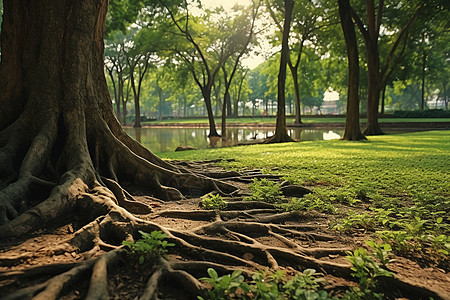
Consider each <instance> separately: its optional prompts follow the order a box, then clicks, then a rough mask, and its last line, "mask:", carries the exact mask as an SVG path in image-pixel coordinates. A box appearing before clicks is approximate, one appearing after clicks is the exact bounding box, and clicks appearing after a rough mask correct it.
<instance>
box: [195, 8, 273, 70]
mask: <svg viewBox="0 0 450 300" xmlns="http://www.w3.org/2000/svg"><path fill="white" fill-rule="evenodd" d="M201 2H202V5H203V7H204V8H208V9H212V8H215V7H218V6H222V7H223V8H224V9H225V10H231V9H232V8H233V6H234V5H236V4H239V5H245V6H248V5H251V3H252V1H251V0H201ZM264 60H265V58H264V57H263V56H256V55H252V56H250V57H246V58H244V59H242V63H243V64H244V65H245V66H247V67H248V68H250V69H254V68H256V67H257V66H258V65H259V64H260V63H262V62H263V61H264Z"/></svg>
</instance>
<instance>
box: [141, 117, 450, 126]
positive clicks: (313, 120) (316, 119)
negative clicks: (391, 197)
mask: <svg viewBox="0 0 450 300" xmlns="http://www.w3.org/2000/svg"><path fill="white" fill-rule="evenodd" d="M215 121H216V122H217V123H220V122H221V119H220V118H216V119H215ZM379 121H380V122H382V123H383V122H396V123H397V122H400V123H401V122H416V123H424V122H450V119H449V118H380V119H379ZM287 122H288V123H294V118H293V117H287ZM302 122H303V123H345V117H315V116H307V117H303V118H302ZM361 122H365V119H363V118H362V119H361ZM207 123H208V118H206V117H204V118H189V119H170V120H162V121H152V122H144V123H143V125H152V124H207ZM227 123H228V124H230V123H242V124H249V123H258V124H261V123H273V124H275V117H265V118H263V117H245V118H228V119H227Z"/></svg>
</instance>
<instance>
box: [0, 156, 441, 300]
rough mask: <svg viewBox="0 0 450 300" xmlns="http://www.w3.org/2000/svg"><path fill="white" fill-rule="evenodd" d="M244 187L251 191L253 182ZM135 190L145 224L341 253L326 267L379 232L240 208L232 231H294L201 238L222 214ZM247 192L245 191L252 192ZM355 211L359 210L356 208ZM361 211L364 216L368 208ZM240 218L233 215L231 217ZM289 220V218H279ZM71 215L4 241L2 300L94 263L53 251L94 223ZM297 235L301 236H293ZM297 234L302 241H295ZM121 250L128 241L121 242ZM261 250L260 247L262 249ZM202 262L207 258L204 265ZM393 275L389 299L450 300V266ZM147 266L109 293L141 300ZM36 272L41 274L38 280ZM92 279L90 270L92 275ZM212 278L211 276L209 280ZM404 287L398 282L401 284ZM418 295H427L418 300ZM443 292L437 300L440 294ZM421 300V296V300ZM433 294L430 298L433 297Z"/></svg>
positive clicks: (306, 215) (403, 261)
mask: <svg viewBox="0 0 450 300" xmlns="http://www.w3.org/2000/svg"><path fill="white" fill-rule="evenodd" d="M202 168H203V170H208V171H210V172H217V171H220V169H219V168H217V167H215V166H214V165H213V164H207V165H205V166H204V167H202ZM233 183H234V184H240V185H241V187H242V188H243V189H244V191H245V188H246V184H245V183H237V182H233ZM129 191H130V192H131V193H132V194H133V195H134V196H135V199H137V200H138V201H140V202H143V203H145V204H148V205H149V206H151V207H152V208H153V209H152V212H151V213H149V214H146V215H136V216H137V217H139V218H141V219H144V220H149V221H152V222H155V223H157V224H160V225H161V226H164V227H166V228H172V229H176V230H178V231H179V232H198V233H199V234H203V235H206V236H208V237H210V238H218V239H221V240H229V241H233V240H238V239H241V240H242V235H245V236H246V238H247V237H248V239H251V240H252V242H253V243H257V244H253V245H256V246H257V245H259V244H260V245H265V246H269V247H277V248H282V249H284V248H286V249H291V250H292V248H293V246H292V244H291V243H294V244H296V245H298V246H300V249H306V250H308V249H309V250H312V249H334V250H336V251H335V253H333V251H331V252H330V251H329V252H327V251H324V252H323V254H320V253H319V252H317V253H319V254H318V255H317V256H315V258H316V259H319V260H320V261H322V262H333V263H338V264H346V265H349V263H348V261H347V260H346V258H345V250H351V249H356V248H358V247H361V246H365V243H364V240H367V239H370V238H372V237H371V233H368V232H364V231H360V232H356V233H354V234H344V233H340V232H339V231H336V230H332V229H330V226H329V225H330V222H332V220H333V218H336V216H332V215H326V214H322V213H317V212H312V211H310V212H300V213H297V214H296V215H295V217H292V216H291V217H288V218H280V219H279V221H277V219H276V218H273V216H274V211H273V209H250V210H247V209H240V210H234V211H231V210H228V211H229V212H230V214H229V215H226V214H223V215H221V216H220V218H221V219H222V221H223V222H225V223H227V222H228V223H227V224H231V223H232V222H240V223H254V222H257V223H263V224H266V225H270V226H275V227H274V228H277V230H280V231H281V230H286V234H281V235H283V236H282V237H280V236H279V235H277V234H272V233H273V232H275V229H273V232H272V233H270V232H269V233H268V232H258V231H253V232H251V231H249V232H245V230H243V231H240V232H239V233H237V232H236V231H235V232H233V231H229V232H212V233H209V232H203V231H199V228H202V226H205V225H208V224H211V223H212V222H214V221H216V220H217V217H218V215H217V214H218V212H216V213H214V212H208V214H205V210H204V209H202V208H201V207H200V205H199V204H200V202H201V199H200V198H187V199H183V200H180V201H175V202H161V201H157V199H155V198H152V197H150V196H146V191H142V190H134V191H133V189H132V188H130V189H129ZM244 193H245V192H244ZM227 200H228V201H230V202H241V201H242V197H240V198H236V199H231V198H230V199H227ZM353 209H355V208H353ZM358 209H360V210H361V211H363V210H364V209H365V207H364V205H361V206H360V207H359V208H358ZM231 212H232V213H231ZM277 213H280V214H282V212H276V213H275V215H276V214H277ZM75 215H76V214H74V215H73V216H68V217H67V218H66V219H64V220H57V221H56V222H55V223H54V224H52V226H50V227H48V228H46V229H45V230H38V231H35V232H33V233H32V234H29V235H26V236H21V237H20V238H16V239H11V240H2V241H0V299H2V298H3V296H5V295H7V294H10V293H12V292H14V291H15V290H18V289H20V288H24V287H27V286H31V285H36V284H39V283H42V282H44V281H45V280H47V279H49V278H51V277H52V276H54V272H55V268H54V267H52V268H51V271H50V269H49V272H48V273H47V272H45V270H44V269H45V268H46V266H55V265H59V266H60V272H62V271H63V270H68V269H70V268H72V267H73V266H74V265H76V264H77V263H79V262H82V261H85V260H87V259H91V258H92V257H90V256H89V255H88V254H86V253H77V252H64V251H61V252H60V253H56V252H53V251H51V250H49V249H52V248H54V247H55V246H57V245H58V244H61V242H62V241H65V240H69V239H70V238H72V237H73V235H74V232H76V231H77V230H78V229H79V228H80V227H81V226H83V225H84V224H86V222H85V220H81V219H80V217H79V216H78V217H75ZM290 230H293V231H290ZM293 233H295V234H293ZM116 242H117V245H120V243H121V241H116ZM258 243H259V244H258ZM104 253H105V251H104V250H103V251H99V252H97V253H96V254H95V257H98V256H100V255H102V254H104ZM317 253H316V254H317ZM234 255H235V256H237V257H240V258H242V259H243V260H245V261H254V262H255V263H258V264H260V262H259V260H258V258H257V257H255V254H254V253H253V254H252V253H250V252H245V251H244V252H241V253H234ZM168 259H169V261H180V262H183V261H188V260H190V261H192V260H194V261H195V260H196V257H194V256H191V257H189V255H187V256H186V254H185V253H178V252H177V250H176V249H170V252H169V255H168ZM199 260H200V258H199ZM278 263H279V268H281V269H285V270H287V271H288V273H289V272H291V273H293V272H294V269H295V270H302V269H304V268H305V267H304V266H299V265H291V264H290V261H282V260H280V261H279V262H278ZM387 266H388V268H389V270H391V271H393V272H395V274H396V275H395V276H396V278H398V279H401V285H397V286H395V283H393V282H386V285H385V287H384V289H385V291H384V292H385V294H386V296H387V297H389V298H397V299H402V298H411V299H421V298H423V297H425V296H427V295H428V296H433V297H434V298H435V299H436V298H439V297H440V298H443V299H445V298H446V299H450V276H449V275H448V272H449V269H448V264H446V265H445V266H442V265H437V264H434V263H432V262H430V261H424V260H422V261H420V260H418V259H417V258H416V259H412V258H405V257H397V256H393V257H392V261H391V262H390V263H389V264H388V265H387ZM147 267H148V268H150V267H149V266H147V265H145V264H144V265H139V264H135V263H132V262H130V261H129V260H128V259H122V260H121V262H120V263H119V264H118V265H116V266H115V269H114V270H110V272H109V278H108V280H109V286H110V288H109V293H110V295H111V298H112V299H135V298H136V297H137V296H138V295H139V293H141V292H142V289H143V288H144V287H145V284H146V282H147V281H148V279H149V276H150V275H151V274H150V272H147V271H148V269H147ZM241 269H244V270H247V271H248V272H250V273H252V272H254V271H255V267H254V266H252V265H247V266H242V267H241ZM33 270H35V275H34V276H33ZM317 271H319V272H322V273H323V274H324V277H325V279H326V281H327V282H328V283H329V285H328V286H326V289H329V290H330V291H332V294H335V295H339V294H342V292H343V291H344V290H345V289H347V288H348V286H356V285H357V284H356V282H354V281H352V278H351V277H350V278H343V277H342V276H339V275H337V274H334V273H333V272H330V271H327V270H326V269H325V268H324V269H323V270H317ZM89 272H90V271H89ZM205 275H206V273H205ZM79 282H80V283H79V285H77V286H74V287H73V289H72V290H71V291H68V292H67V293H66V294H65V295H63V296H62V297H61V299H82V298H84V296H85V295H86V293H87V288H88V281H86V280H80V281H79ZM397 283H398V282H397ZM416 291H420V292H419V293H416ZM433 292H435V293H436V294H433ZM415 293H416V294H415ZM427 293H428V294H427ZM164 295H165V296H164V299H181V298H183V297H182V296H181V295H177V293H176V289H175V290H174V289H171V288H170V287H168V288H167V290H166V291H165V292H164Z"/></svg>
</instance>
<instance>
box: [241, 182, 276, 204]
mask: <svg viewBox="0 0 450 300" xmlns="http://www.w3.org/2000/svg"><path fill="white" fill-rule="evenodd" d="M250 191H251V192H252V195H251V196H250V197H247V198H245V200H247V201H262V202H268V203H281V202H283V199H284V197H283V195H282V193H281V187H280V185H279V184H278V183H276V182H273V181H270V180H267V179H265V178H262V179H254V180H253V183H252V184H250Z"/></svg>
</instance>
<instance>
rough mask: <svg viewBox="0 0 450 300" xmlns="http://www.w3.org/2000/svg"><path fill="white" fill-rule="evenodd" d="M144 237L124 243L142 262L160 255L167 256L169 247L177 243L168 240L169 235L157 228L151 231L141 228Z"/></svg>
mask: <svg viewBox="0 0 450 300" xmlns="http://www.w3.org/2000/svg"><path fill="white" fill-rule="evenodd" d="M139 233H140V234H141V236H142V238H141V239H139V240H137V241H135V242H131V241H123V242H122V244H123V245H125V246H126V247H128V249H129V250H130V252H131V254H134V255H137V256H138V257H139V258H138V261H139V263H140V264H143V263H144V261H146V260H147V261H148V260H151V259H153V258H155V257H156V256H158V255H161V256H165V254H166V253H167V249H166V248H167V247H173V246H175V244H173V243H169V242H167V241H166V239H167V238H168V236H167V235H166V234H164V233H162V232H161V231H158V230H155V231H152V232H151V233H146V232H143V231H141V230H139Z"/></svg>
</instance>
